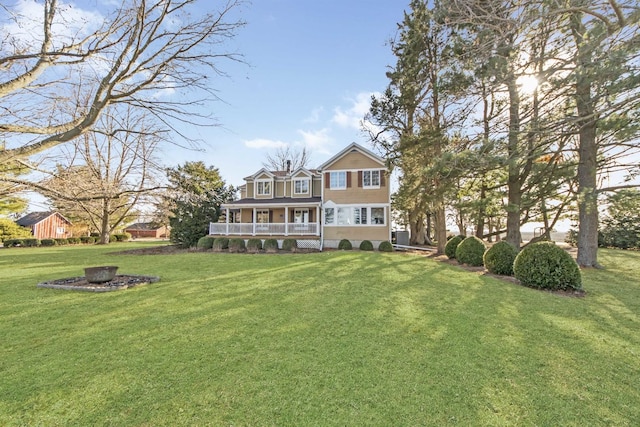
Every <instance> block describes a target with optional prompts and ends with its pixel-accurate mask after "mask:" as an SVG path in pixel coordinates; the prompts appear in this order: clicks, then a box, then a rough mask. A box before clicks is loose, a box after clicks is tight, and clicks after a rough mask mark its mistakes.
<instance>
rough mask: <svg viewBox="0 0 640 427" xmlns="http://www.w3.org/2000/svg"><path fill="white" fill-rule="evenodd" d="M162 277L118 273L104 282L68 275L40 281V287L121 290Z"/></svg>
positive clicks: (92, 290) (95, 290) (103, 290)
mask: <svg viewBox="0 0 640 427" xmlns="http://www.w3.org/2000/svg"><path fill="white" fill-rule="evenodd" d="M159 280H160V278H159V277H156V276H139V275H134V274H118V275H116V277H114V278H113V279H112V280H109V281H108V282H102V283H90V282H87V279H86V278H85V277H84V276H82V277H68V278H65V279H57V280H50V281H47V282H42V283H38V285H37V286H38V287H39V288H49V289H62V290H65V291H86V292H112V291H121V290H124V289H128V288H133V287H134V286H140V285H147V284H149V283H155V282H157V281H159Z"/></svg>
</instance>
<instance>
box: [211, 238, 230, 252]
mask: <svg viewBox="0 0 640 427" xmlns="http://www.w3.org/2000/svg"><path fill="white" fill-rule="evenodd" d="M211 249H213V250H214V251H215V252H221V251H223V250H225V249H229V239H227V238H226V237H216V238H215V239H213V244H212V246H211Z"/></svg>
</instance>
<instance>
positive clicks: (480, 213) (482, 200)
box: [476, 181, 487, 239]
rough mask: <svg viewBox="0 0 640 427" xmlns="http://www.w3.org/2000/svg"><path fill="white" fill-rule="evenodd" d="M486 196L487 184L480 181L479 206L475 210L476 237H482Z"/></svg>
mask: <svg viewBox="0 0 640 427" xmlns="http://www.w3.org/2000/svg"><path fill="white" fill-rule="evenodd" d="M486 197H487V185H486V184H485V183H484V181H483V182H482V184H481V185H480V207H479V208H478V212H476V215H477V216H476V237H477V238H478V239H482V236H483V235H484V223H485V215H486V205H485V203H486V201H485V198H486Z"/></svg>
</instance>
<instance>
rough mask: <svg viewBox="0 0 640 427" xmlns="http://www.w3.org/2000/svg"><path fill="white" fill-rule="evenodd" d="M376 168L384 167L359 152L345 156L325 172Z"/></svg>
mask: <svg viewBox="0 0 640 427" xmlns="http://www.w3.org/2000/svg"><path fill="white" fill-rule="evenodd" d="M376 168H384V165H383V164H380V162H378V161H376V160H373V159H371V158H370V157H367V156H365V155H364V154H362V153H360V152H352V153H348V154H345V155H344V156H343V157H342V158H341V159H338V160H337V161H336V162H335V163H333V164H332V165H331V166H330V167H328V168H327V169H326V170H354V169H355V170H358V169H376Z"/></svg>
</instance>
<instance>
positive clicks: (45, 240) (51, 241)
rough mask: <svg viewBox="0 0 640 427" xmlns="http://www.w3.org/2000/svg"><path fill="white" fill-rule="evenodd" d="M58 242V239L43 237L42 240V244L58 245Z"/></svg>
mask: <svg viewBox="0 0 640 427" xmlns="http://www.w3.org/2000/svg"><path fill="white" fill-rule="evenodd" d="M57 244H58V242H57V241H56V239H42V240H40V246H56V245H57Z"/></svg>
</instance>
